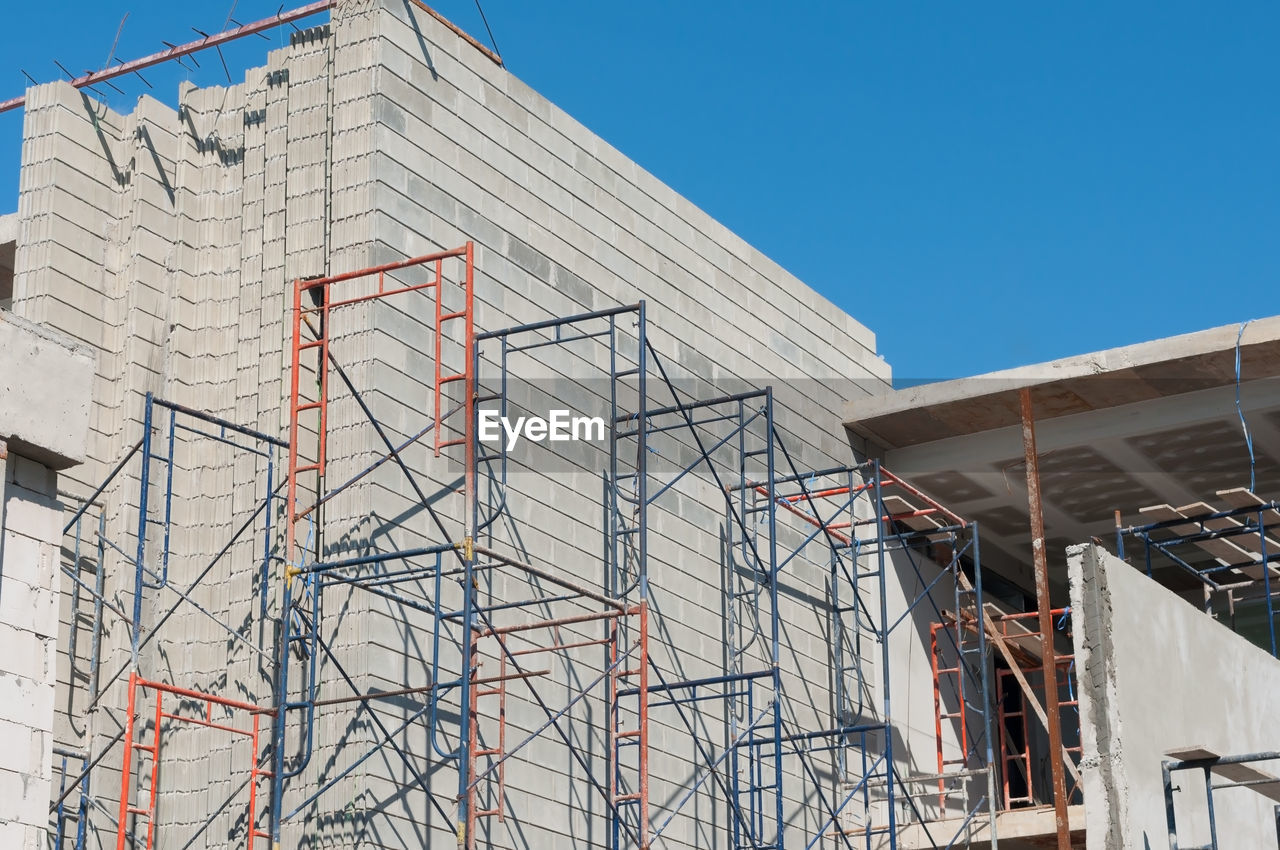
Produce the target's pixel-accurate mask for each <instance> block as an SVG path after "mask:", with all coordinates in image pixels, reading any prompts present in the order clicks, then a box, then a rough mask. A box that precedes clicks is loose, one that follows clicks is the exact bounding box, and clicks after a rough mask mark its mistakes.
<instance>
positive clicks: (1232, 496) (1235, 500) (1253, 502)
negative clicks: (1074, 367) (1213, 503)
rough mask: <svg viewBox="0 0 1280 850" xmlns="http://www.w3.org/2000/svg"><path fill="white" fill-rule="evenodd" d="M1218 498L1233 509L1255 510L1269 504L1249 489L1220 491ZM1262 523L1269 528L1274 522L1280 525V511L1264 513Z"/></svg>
mask: <svg viewBox="0 0 1280 850" xmlns="http://www.w3.org/2000/svg"><path fill="white" fill-rule="evenodd" d="M1218 498H1219V499H1221V500H1222V501H1224V502H1226V503H1227V504H1228V505H1230V506H1231V507H1233V508H1254V507H1257V506H1258V505H1265V504H1267V500H1266V499H1263V498H1262V497H1261V496H1259V495H1258V494H1257V493H1254V492H1253V491H1252V490H1250V489H1249V488H1248V487H1236V488H1234V489H1232V490H1219V491H1218ZM1262 521H1263V522H1264V523H1266V524H1267V525H1268V526H1270V525H1271V523H1273V522H1274V523H1277V524H1280V511H1277V510H1274V509H1271V510H1266V511H1263V512H1262Z"/></svg>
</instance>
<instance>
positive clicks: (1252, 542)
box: [1178, 502, 1280, 578]
mask: <svg viewBox="0 0 1280 850" xmlns="http://www.w3.org/2000/svg"><path fill="white" fill-rule="evenodd" d="M1178 512H1179V513H1181V514H1182V515H1183V516H1189V517H1194V516H1204V515H1205V514H1216V513H1221V510H1219V509H1218V508H1215V507H1214V506H1213V505H1210V504H1209V503H1207V502H1193V503H1192V504H1190V505H1183V506H1182V507H1180V508H1178ZM1204 527H1205V528H1207V529H1210V530H1211V531H1234V530H1236V529H1240V528H1244V527H1245V524H1244V523H1243V522H1241V521H1240V520H1239V519H1237V518H1236V517H1230V516H1224V517H1218V518H1217V519H1207V520H1205V521H1204ZM1230 542H1231V543H1234V544H1235V545H1236V546H1239V547H1240V548H1241V549H1243V550H1245V551H1246V552H1248V553H1249V555H1250V557H1252V558H1253V560H1255V561H1261V560H1262V541H1261V540H1259V539H1258V533H1257V531H1250V532H1248V533H1246V534H1238V535H1235V536H1233V537H1232V538H1231V541H1230ZM1267 552H1268V554H1272V555H1274V554H1276V553H1278V552H1280V542H1277V541H1276V540H1273V539H1272V538H1271V537H1270V536H1268V537H1267ZM1271 571H1272V572H1271V574H1272V575H1276V571H1275V567H1272V568H1271ZM1242 572H1244V573H1246V574H1248V575H1249V576H1250V578H1262V568H1261V567H1253V568H1252V569H1245V570H1242ZM1254 573H1256V574H1257V575H1254Z"/></svg>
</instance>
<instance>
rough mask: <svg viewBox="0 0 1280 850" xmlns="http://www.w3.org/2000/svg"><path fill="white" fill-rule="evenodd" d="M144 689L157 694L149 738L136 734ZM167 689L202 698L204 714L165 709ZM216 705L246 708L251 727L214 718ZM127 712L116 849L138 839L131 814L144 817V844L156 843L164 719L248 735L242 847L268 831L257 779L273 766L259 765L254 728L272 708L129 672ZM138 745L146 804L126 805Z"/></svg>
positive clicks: (193, 698)
mask: <svg viewBox="0 0 1280 850" xmlns="http://www.w3.org/2000/svg"><path fill="white" fill-rule="evenodd" d="M142 691H152V692H153V693H154V694H155V700H156V708H155V715H154V718H153V720H154V723H155V726H154V728H153V729H152V730H151V734H150V739H149V740H150V743H144V742H142V741H136V740H134V737H135V734H136V731H137V719H138V708H139V702H140V700H139V694H140V693H141V692H142ZM165 694H171V695H174V696H178V697H181V698H182V699H183V700H185V701H196V702H201V703H203V704H204V716H203V717H198V716H192V715H189V714H178V713H176V710H175V711H173V712H167V711H165V707H164V697H165ZM215 705H216V706H219V707H222V708H226V709H229V710H232V711H243V712H247V713H248V715H249V717H250V725H249V728H247V729H245V728H241V727H238V726H230V725H228V724H226V723H220V722H216V721H215V720H214V717H213V707H214V706H215ZM127 711H128V714H127V716H126V718H125V732H124V758H123V762H122V764H121V768H120V813H119V817H118V819H117V821H116V850H125V847H126V846H127V845H129V844H136V843H137V840H136V839H135V838H134V837H133V830H132V829H130V826H129V823H130V817H131V816H132V817H133V818H134V819H135V820H134V822H135V824H136V821H137V819H143V820H145V821H146V822H147V835H146V842H145V844H144V845H143V846H144V847H145V848H146V850H151V848H152V847H153V846H154V843H155V837H156V799H157V796H158V793H159V790H160V753H161V744H162V740H163V739H162V736H161V729H162V728H163V727H164V723H165V721H166V720H169V721H173V722H181V723H190V724H193V725H196V726H203V727H205V728H208V729H217V730H220V731H223V732H229V733H231V734H233V735H239V736H244V737H247V738H248V739H249V741H250V743H251V746H252V749H253V755H252V763H251V766H250V769H249V812H248V827H247V833H246V838H245V847H246V848H247V850H252V848H253V844H254V841H255V840H256V839H258V838H269V837H270V836H269V835H268V834H267V833H266V832H264V831H262V830H260V829H258V828H257V816H258V809H257V805H258V781H259V780H260V779H262V778H264V777H265V778H270V777H271V771H269V770H264V769H262V768H261V767H260V766H259V765H260V762H261V759H260V758H259V754H258V732H259V721H260V718H261V716H262V715H263V714H270V713H271V712H270V710H264V709H261V708H259V707H258V706H256V705H253V704H252V703H247V702H240V701H238V700H231V699H226V698H224V697H219V696H215V695H213V694H208V693H204V692H203V691H194V690H190V689H187V688H178V687H174V686H173V685H166V684H163V683H161V682H152V681H149V680H147V679H143V678H141V677H140V676H138V674H137V673H136V672H133V673H130V674H129V702H128V708H127ZM135 751H137V752H138V753H140V754H145V756H141V755H140V756H139V757H138V758H137V762H138V764H137V765H136V767H141V766H142V764H141V762H142V761H143V759H144V758H149V759H150V760H151V771H150V774H151V776H150V783H149V785H148V787H147V788H146V790H145V792H144V791H139V795H138V796H139V797H140V798H145V800H146V802H145V804H144V803H143V802H142V799H140V800H139V801H138V805H130V803H129V799H130V797H131V796H132V795H131V793H130V792H131V790H132V789H131V786H132V785H133V779H134V775H135V758H134V752H135Z"/></svg>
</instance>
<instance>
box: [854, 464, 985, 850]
mask: <svg viewBox="0 0 1280 850" xmlns="http://www.w3.org/2000/svg"><path fill="white" fill-rule="evenodd" d="M872 474H873V475H874V476H875V480H874V482H873V483H874V486H875V503H874V504H873V505H872V507H873V508H874V510H875V514H874V516H875V522H876V572H877V574H878V575H879V581H880V625H879V627H878V628H877V631H878V632H879V638H880V666H881V668H882V670H881V674H880V687H881V688H882V689H883V693H882V694H881V705H882V706H883V716H882V717H881V718H880V720H881V722H882V723H884V764H885V777H886V781H885V785H884V787H885V806H886V808H887V809H888V816H889V827H888V834H889V847H890V848H894V847H897V846H898V845H897V836H898V827H897V822H896V812H894V808H893V776H894V768H893V713H892V711H891V706H890V703H889V595H888V588H887V587H885V557H884V553H885V548H886V546H887V545H888V540H887V535H886V531H887V530H888V526H889V523H890V522H891V521H892V520H891V519H890V518H889V516H888V513H889V512H888V511H887V510H885V506H884V494H883V492H882V490H881V475H880V461H879V460H876V461H874V462H873V465H872ZM957 613H958V612H957ZM960 710H961V711H963V710H964V706H963V705H962V706H961V707H960Z"/></svg>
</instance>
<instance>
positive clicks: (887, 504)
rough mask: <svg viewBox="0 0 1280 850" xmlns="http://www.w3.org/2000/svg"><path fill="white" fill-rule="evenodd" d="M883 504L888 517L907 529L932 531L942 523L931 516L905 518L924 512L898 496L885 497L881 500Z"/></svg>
mask: <svg viewBox="0 0 1280 850" xmlns="http://www.w3.org/2000/svg"><path fill="white" fill-rule="evenodd" d="M881 501H883V502H884V509H885V510H886V511H888V513H889V516H890V517H892V518H893V519H895V520H897V521H898V522H900V523H902V524H903V525H905V526H906V527H907V528H912V529H915V530H916V531H932V530H933V529H935V528H941V527H942V523H941V522H939V521H938V520H937V519H936V518H934V516H933V515H932V514H925V515H924V516H905V514H911V513H914V512H916V511H920V510H924V508H918V507H916V506H915V505H913V504H911V503H910V502H908V501H907V500H906V499H904V498H902V497H901V496H898V495H887V496H883V497H882V498H881Z"/></svg>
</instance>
